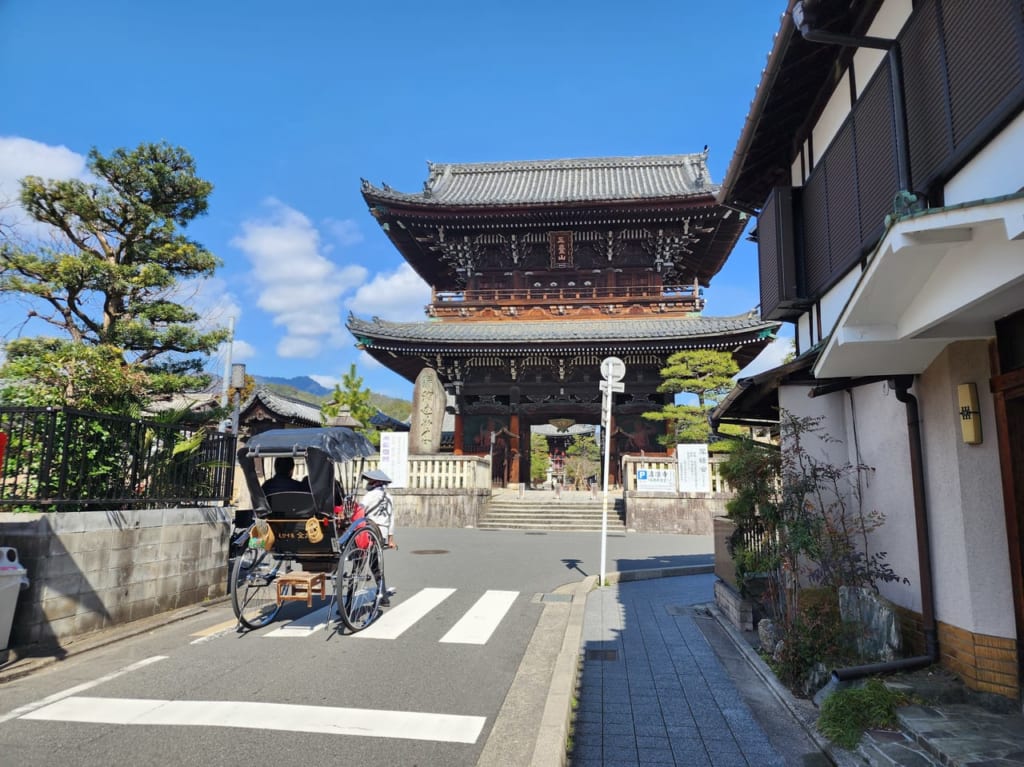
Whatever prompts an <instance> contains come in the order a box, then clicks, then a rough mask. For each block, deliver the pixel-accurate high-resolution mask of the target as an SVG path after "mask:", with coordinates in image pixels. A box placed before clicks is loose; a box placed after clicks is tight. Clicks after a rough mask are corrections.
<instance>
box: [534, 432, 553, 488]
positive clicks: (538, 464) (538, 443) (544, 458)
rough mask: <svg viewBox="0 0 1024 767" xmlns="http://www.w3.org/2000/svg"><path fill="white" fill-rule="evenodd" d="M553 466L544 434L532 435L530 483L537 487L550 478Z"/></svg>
mask: <svg viewBox="0 0 1024 767" xmlns="http://www.w3.org/2000/svg"><path fill="white" fill-rule="evenodd" d="M550 465H551V454H550V452H549V447H548V440H547V438H546V437H545V436H544V435H543V434H531V435H530V481H531V482H533V483H534V484H535V485H536V484H540V483H542V482H544V480H546V479H547V478H548V467H549V466H550Z"/></svg>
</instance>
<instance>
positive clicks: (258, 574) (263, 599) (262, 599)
mask: <svg viewBox="0 0 1024 767" xmlns="http://www.w3.org/2000/svg"><path fill="white" fill-rule="evenodd" d="M280 566H281V562H280V561H279V560H278V559H277V558H276V557H275V556H274V555H273V554H272V553H271V552H268V551H263V550H262V549H245V551H243V552H242V553H241V554H239V555H238V557H237V558H236V559H235V566H234V568H233V571H232V573H231V607H232V609H234V611H235V617H236V618H238V621H239V622H240V623H241V624H242V625H243V626H245V627H246V628H249V629H258V628H261V627H263V626H266V625H267V624H268V623H270V622H271V621H272V620H274V618H276V617H277V612H278V610H280V609H281V606H280V605H279V604H278V603H277V576H278V574H279V572H278V571H279V568H280ZM283 588H284V589H287V588H289V587H288V586H287V585H285V586H284V587H283Z"/></svg>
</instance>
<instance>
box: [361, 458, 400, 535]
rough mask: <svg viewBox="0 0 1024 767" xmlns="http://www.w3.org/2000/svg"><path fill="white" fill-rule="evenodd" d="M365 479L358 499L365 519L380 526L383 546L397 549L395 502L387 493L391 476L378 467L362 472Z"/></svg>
mask: <svg viewBox="0 0 1024 767" xmlns="http://www.w3.org/2000/svg"><path fill="white" fill-rule="evenodd" d="M363 479H365V480H366V494H365V495H364V496H363V498H362V500H361V501H360V505H361V506H362V507H363V511H364V513H365V514H366V518H367V519H372V520H373V521H374V523H375V524H376V525H377V527H379V528H380V535H381V538H382V539H383V541H384V545H385V547H387V548H389V549H397V548H398V546H397V544H395V504H394V501H392V500H391V496H390V495H388V485H390V484H391V477H389V476H388V475H387V474H385V473H384V472H383V471H381V470H380V469H371V470H370V471H364V472H363Z"/></svg>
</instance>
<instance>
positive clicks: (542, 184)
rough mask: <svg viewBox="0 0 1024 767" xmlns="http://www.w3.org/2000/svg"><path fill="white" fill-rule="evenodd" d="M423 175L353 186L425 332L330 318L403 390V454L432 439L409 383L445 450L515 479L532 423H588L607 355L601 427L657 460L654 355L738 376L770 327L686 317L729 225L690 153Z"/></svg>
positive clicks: (722, 253) (748, 320)
mask: <svg viewBox="0 0 1024 767" xmlns="http://www.w3.org/2000/svg"><path fill="white" fill-rule="evenodd" d="M428 168H429V177H428V178H427V180H426V182H425V183H424V187H423V190H422V191H421V192H418V193H412V194H408V193H402V192H398V191H396V190H394V189H392V188H390V187H388V186H386V185H385V186H383V187H376V186H373V185H371V184H370V183H368V182H366V181H364V182H363V190H362V191H363V197H364V198H365V200H366V202H367V204H368V206H369V209H370V212H371V213H372V215H373V216H374V218H376V220H377V222H378V223H379V224H380V226H381V228H382V229H383V230H384V231H385V232H386V233H387V235H388V237H389V238H390V239H391V241H392V242H393V243H394V245H395V247H396V248H398V250H399V251H400V252H401V254H402V256H403V257H404V258H405V259H406V261H407V262H408V263H409V265H410V266H411V267H412V268H413V269H414V270H415V271H416V273H417V274H419V275H420V277H422V278H423V279H424V280H425V281H426V282H427V283H428V284H429V285H430V286H431V289H432V298H431V303H430V305H429V306H427V307H426V314H427V319H425V320H424V321H423V322H411V323H409V322H406V323H398V322H388V321H385V320H382V319H379V318H376V317H374V318H373V319H369V320H367V319H362V318H359V317H355V316H350V317H349V319H348V328H349V330H350V331H351V332H352V334H353V335H354V336H355V337H356V340H357V343H358V345H359V346H360V348H362V349H365V350H366V351H367V352H368V353H369V354H370V355H371V356H373V357H374V358H375V359H376V360H378V361H379V362H381V363H382V364H383V365H385V366H387V367H388V368H390V369H391V370H393V371H395V372H397V373H399V374H400V375H402V376H404V377H405V378H407V379H408V380H409V381H418V383H417V389H416V396H415V399H416V403H414V412H413V427H412V435H411V438H410V442H411V450H412V452H414V453H415V452H430V451H429V450H424V449H419V448H418V446H419V445H420V444H422V440H423V439H426V435H427V433H428V432H429V431H430V429H431V428H434V429H436V428H439V419H437V417H436V414H434V413H433V412H431V413H430V414H429V418H426V419H424V418H423V416H424V414H423V413H421V412H418V411H420V410H422V409H423V408H429V409H431V411H433V410H434V409H436V407H435V405H434V404H432V403H434V402H436V396H431V397H427V396H426V389H427V387H428V384H427V383H424V382H423V381H422V380H420V377H421V374H422V373H423V371H425V370H427V371H432V373H431V375H429V376H428V378H429V379H430V382H429V386H430V387H434V388H435V389H436V388H439V387H443V393H446V394H447V395H448V397H447V401H448V403H449V404H448V407H449V408H451V409H452V410H454V414H455V435H454V452H455V453H458V454H468V453H478V454H487V453H490V454H492V455H495V454H497V455H498V456H500V458H501V460H504V461H507V466H506V468H505V470H504V471H503V472H502V476H504V477H507V478H508V479H509V481H519V482H525V481H527V478H528V477H529V467H528V466H527V461H528V460H529V435H530V427H531V426H532V425H535V424H546V423H550V422H553V421H554V422H558V423H566V422H567V420H568V422H575V423H589V424H597V423H599V422H600V407H601V392H600V391H599V389H598V384H599V382H600V380H601V374H600V364H601V361H602V359H604V358H605V357H608V356H615V357H619V358H620V359H622V360H623V361H624V362H625V365H626V377H625V379H624V383H625V391H624V392H623V393H622V394H617V395H616V401H615V406H614V417H615V421H616V423H615V429H616V431H617V432H622V433H625V434H628V435H629V437H630V439H629V440H628V441H627V442H626V443H624V444H626V446H628V447H629V448H630V449H632V450H635V451H637V452H639V451H653V452H658V451H661V450H663V448H661V447H660V446H659V445H658V443H657V441H656V437H657V433H656V430H657V429H660V428H661V427H660V425H657V424H655V423H654V422H649V421H646V420H644V419H643V418H641V414H642V413H643V412H645V411H650V410H657V409H660V408H661V407H662V405H664V404H665V402H666V397H668V396H671V395H665V394H661V393H659V392H658V391H657V387H658V385H659V383H660V382H661V377H660V375H659V370H660V369H661V368H662V367H664V364H665V361H666V358H667V357H668V356H669V355H670V354H672V353H674V352H677V351H681V350H685V349H721V350H727V351H729V352H731V353H732V354H733V356H734V357H735V359H736V361H737V362H738V363H739V364H740V365H741V366H743V365H745V364H746V363H748V362H750V361H751V360H752V359H753V358H754V357H755V356H757V354H758V353H759V352H760V351H761V350H762V349H763V348H764V346H765V345H766V344H767V343H769V342H770V341H771V340H772V338H773V336H774V333H775V331H776V330H777V328H778V327H779V325H780V324H781V323H778V322H773V321H763V320H761V319H760V317H758V316H757V314H756V312H754V311H751V312H750V313H749V314H744V315H741V316H735V317H714V316H706V315H705V314H704V308H705V300H706V299H705V289H706V288H708V287H709V286H710V284H711V280H712V278H713V277H714V276H715V274H717V273H718V271H719V270H720V269H721V268H722V266H723V264H724V263H725V259H726V257H727V255H728V254H729V252H730V251H731V250H732V248H733V246H734V245H735V243H736V241H737V240H738V238H739V236H740V235H741V233H742V232H743V229H744V227H745V225H746V218H745V216H744V215H743V214H740V213H737V212H735V211H733V210H730V209H728V208H725V207H723V206H721V205H719V204H718V203H717V202H716V201H715V195H716V193H717V191H718V186H716V185H715V184H713V183H712V182H711V178H710V176H709V173H708V168H707V154H706V152H700V153H696V154H685V155H671V156H659V157H628V158H622V157H618V158H602V159H579V160H549V161H532V162H500V163H475V164H433V163H432V164H430V165H429V166H428ZM421 403H423V404H422V405H421ZM418 417H420V422H419V423H417V418H418ZM566 419H567V420H566ZM426 421H429V422H430V424H429V427H428V425H427V424H426ZM435 423H436V424H437V425H436V426H435V425H434V424H435ZM492 435H495V436H494V438H493V440H494V441H497V442H501V444H498V445H492ZM616 463H617V462H613V465H615V464H616Z"/></svg>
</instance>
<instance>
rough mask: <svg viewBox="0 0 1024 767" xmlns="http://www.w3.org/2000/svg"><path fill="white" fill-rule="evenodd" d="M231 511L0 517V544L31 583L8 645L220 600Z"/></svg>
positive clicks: (55, 639)
mask: <svg viewBox="0 0 1024 767" xmlns="http://www.w3.org/2000/svg"><path fill="white" fill-rule="evenodd" d="M233 513H234V512H233V510H231V509H224V508H212V507H211V508H193V509H148V510H136V511H85V512H74V513H57V514H13V513H7V512H5V513H0V544H2V545H4V546H13V547H15V548H16V549H17V550H18V557H19V559H20V560H21V563H22V565H24V567H25V568H26V569H27V570H28V577H29V579H30V582H31V585H30V587H29V589H28V590H27V591H23V592H21V593H20V594H19V596H18V606H17V609H16V611H15V614H14V625H13V627H12V629H11V637H10V640H9V643H8V644H9V646H11V647H25V646H28V645H33V644H60V643H62V642H64V641H66V640H69V639H71V638H74V637H80V636H81V635H83V634H88V633H90V632H93V631H97V630H99V629H103V628H107V627H109V626H114V625H117V624H120V623H125V622H127V621H132V620H136V619H138V618H145V617H148V616H150V615H155V614H157V613H160V612H165V611H167V610H172V609H175V608H178V607H185V606H188V605H192V604H197V603H200V602H202V601H203V600H206V599H211V598H214V597H219V596H223V595H224V594H225V593H226V590H227V583H228V572H227V564H228V541H229V538H230V534H231V520H232V517H233Z"/></svg>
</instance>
